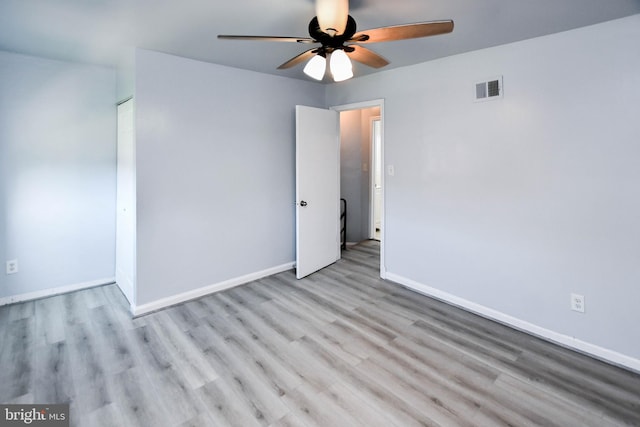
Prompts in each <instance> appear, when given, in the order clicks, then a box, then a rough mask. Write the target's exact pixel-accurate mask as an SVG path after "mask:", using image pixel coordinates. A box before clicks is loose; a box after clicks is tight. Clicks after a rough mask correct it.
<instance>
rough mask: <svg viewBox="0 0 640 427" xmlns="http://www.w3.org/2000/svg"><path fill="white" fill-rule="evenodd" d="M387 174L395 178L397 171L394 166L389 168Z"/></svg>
mask: <svg viewBox="0 0 640 427" xmlns="http://www.w3.org/2000/svg"><path fill="white" fill-rule="evenodd" d="M387 174H388V175H389V176H394V175H395V174H396V169H395V168H394V167H393V165H388V166H387Z"/></svg>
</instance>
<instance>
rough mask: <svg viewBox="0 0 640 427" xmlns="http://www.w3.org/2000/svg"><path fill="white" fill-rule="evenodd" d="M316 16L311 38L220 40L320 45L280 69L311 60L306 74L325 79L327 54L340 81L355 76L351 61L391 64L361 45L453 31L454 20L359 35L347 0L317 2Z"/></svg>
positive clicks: (375, 30) (333, 74)
mask: <svg viewBox="0 0 640 427" xmlns="http://www.w3.org/2000/svg"><path fill="white" fill-rule="evenodd" d="M316 15H317V16H315V17H314V18H313V19H311V22H309V36H310V37H272V36H230V35H219V36H218V38H219V39H231V40H254V41H271V42H295V43H302V44H314V43H320V45H321V46H320V47H318V48H311V49H308V50H306V51H304V52H302V53H301V54H299V55H297V56H295V57H293V58H291V59H290V60H288V61H287V62H285V63H284V64H282V65H280V66H279V67H278V69H286V68H291V67H294V66H296V65H298V64H300V63H302V62H304V61H308V62H307V65H306V66H305V67H304V73H305V74H306V75H307V76H309V77H311V78H313V79H315V80H322V78H323V77H324V74H325V72H326V68H327V55H328V56H329V61H328V62H329V68H330V70H331V74H332V76H333V80H334V81H336V82H340V81H344V80H347V79H350V78H351V77H353V65H352V63H351V60H354V61H357V62H360V63H362V64H365V65H367V66H369V67H373V68H381V67H384V66H385V65H388V64H389V61H387V60H386V59H385V58H383V57H382V56H380V55H378V54H377V53H375V52H373V51H372V50H369V49H367V48H365V47H364V46H361V45H360V44H361V43H379V42H387V41H394V40H406V39H414V38H419V37H428V36H435V35H438V34H446V33H450V32H451V31H453V21H451V20H443V21H430V22H419V23H416V24H404V25H393V26H388V27H380V28H374V29H371V30H365V31H361V32H356V21H355V20H354V19H353V17H351V16H350V15H349V2H348V0H316Z"/></svg>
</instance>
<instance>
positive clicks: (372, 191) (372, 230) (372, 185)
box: [369, 116, 384, 239]
mask: <svg viewBox="0 0 640 427" xmlns="http://www.w3.org/2000/svg"><path fill="white" fill-rule="evenodd" d="M376 121H379V122H380V167H381V170H380V178H381V179H384V164H383V163H382V118H381V117H380V116H374V117H371V118H370V119H369V131H370V132H371V133H370V136H371V138H370V141H369V146H370V151H371V159H370V160H371V161H370V162H369V238H370V239H375V236H376V216H375V206H376V205H375V197H376V176H375V175H376V156H375V150H376V142H375V139H374V138H373V136H374V135H373V133H374V124H375V122H376ZM380 186H382V182H380ZM383 191H384V188H382V189H381V190H380V194H382V192H383ZM380 209H381V210H382V205H381V206H380ZM380 221H381V223H380V228H381V229H382V211H381V212H380ZM380 234H381V235H382V230H381V231H380Z"/></svg>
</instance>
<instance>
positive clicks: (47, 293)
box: [0, 277, 116, 306]
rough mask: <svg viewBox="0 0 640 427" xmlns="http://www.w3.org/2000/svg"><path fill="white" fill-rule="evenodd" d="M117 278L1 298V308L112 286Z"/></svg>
mask: <svg viewBox="0 0 640 427" xmlns="http://www.w3.org/2000/svg"><path fill="white" fill-rule="evenodd" d="M115 280H116V278H115V277H109V278H106V279H99V280H92V281H90V282H84V283H76V284H74V285H67V286H60V287H58V288H51V289H43V290H41V291H35V292H27V293H26V294H19V295H11V296H8V297H2V298H0V306H3V305H7V304H14V303H17V302H25V301H32V300H36V299H41V298H48V297H52V296H55V295H60V294H66V293H68V292H73V291H80V290H82V289H89V288H95V287H96V286H102V285H110V284H112V283H115Z"/></svg>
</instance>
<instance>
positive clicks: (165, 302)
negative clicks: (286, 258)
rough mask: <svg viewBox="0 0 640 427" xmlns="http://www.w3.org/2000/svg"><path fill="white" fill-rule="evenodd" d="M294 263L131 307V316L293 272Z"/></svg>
mask: <svg viewBox="0 0 640 427" xmlns="http://www.w3.org/2000/svg"><path fill="white" fill-rule="evenodd" d="M294 264H295V263H294V262H289V263H287V264H283V265H280V266H277V267H272V268H268V269H266V270H262V271H258V272H255V273H251V274H247V275H245V276H240V277H236V278H233V279H229V280H225V281H224V282H220V283H215V284H213V285H209V286H205V287H203V288H198V289H194V290H191V291H187V292H183V293H181V294H178V295H172V296H170V297H166V298H161V299H159V300H155V301H152V302H149V303H146V304H142V305H139V306H136V305H133V304H132V305H131V314H133V316H134V317H137V316H142V315H144V314H148V313H151V312H153V311H157V310H161V309H163V308H166V307H170V306H172V305H176V304H180V303H183V302H185V301H189V300H192V299H196V298H200V297H202V296H205V295H209V294H212V293H215V292H220V291H224V290H226V289H231V288H234V287H236V286H240V285H244V284H247V283H250V282H253V281H255V280H258V279H262V278H263V277H267V276H273V275H274V274H278V273H282V272H283V271H288V270H291V269H292V268H293V266H294Z"/></svg>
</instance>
